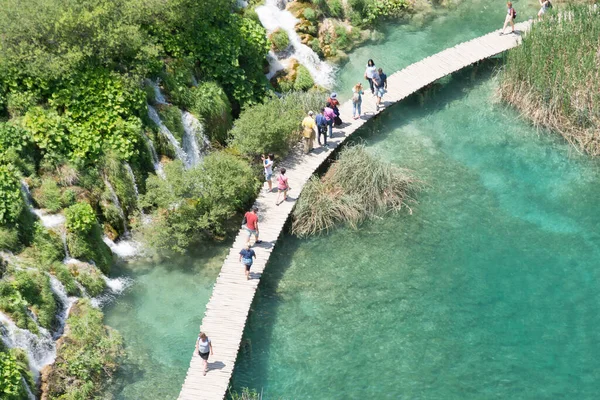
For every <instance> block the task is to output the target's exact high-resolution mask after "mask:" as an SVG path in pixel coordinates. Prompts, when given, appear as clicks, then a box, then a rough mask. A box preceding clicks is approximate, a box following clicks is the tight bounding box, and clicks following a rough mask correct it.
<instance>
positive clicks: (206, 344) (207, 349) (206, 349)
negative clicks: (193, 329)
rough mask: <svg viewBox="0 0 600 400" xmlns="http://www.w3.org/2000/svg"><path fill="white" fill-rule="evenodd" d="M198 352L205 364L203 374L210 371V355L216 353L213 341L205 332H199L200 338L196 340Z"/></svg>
mask: <svg viewBox="0 0 600 400" xmlns="http://www.w3.org/2000/svg"><path fill="white" fill-rule="evenodd" d="M196 352H197V353H198V355H199V356H200V358H201V359H202V365H203V366H204V368H203V371H202V373H203V375H206V373H207V372H208V356H209V355H213V354H214V353H213V347H212V342H211V341H210V339H209V338H208V336H206V334H205V333H204V332H200V333H199V334H198V339H197V340H196Z"/></svg>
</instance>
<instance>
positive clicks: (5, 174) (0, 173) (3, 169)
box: [0, 164, 24, 225]
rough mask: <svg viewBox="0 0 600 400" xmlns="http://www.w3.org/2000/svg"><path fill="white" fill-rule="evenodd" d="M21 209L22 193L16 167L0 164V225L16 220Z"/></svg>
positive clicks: (22, 207) (22, 204) (22, 202)
mask: <svg viewBox="0 0 600 400" xmlns="http://www.w3.org/2000/svg"><path fill="white" fill-rule="evenodd" d="M23 209H24V201H23V194H22V193H21V181H20V180H19V174H18V171H17V168H15V166H14V165H12V164H4V165H3V164H0V225H6V224H12V223H15V222H17V219H18V218H19V215H20V214H21V212H23Z"/></svg>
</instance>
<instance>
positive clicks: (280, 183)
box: [275, 168, 290, 206]
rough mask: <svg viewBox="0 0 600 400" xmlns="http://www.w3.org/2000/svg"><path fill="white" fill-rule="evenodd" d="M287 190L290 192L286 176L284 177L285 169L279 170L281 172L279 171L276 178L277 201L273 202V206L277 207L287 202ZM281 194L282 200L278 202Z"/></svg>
mask: <svg viewBox="0 0 600 400" xmlns="http://www.w3.org/2000/svg"><path fill="white" fill-rule="evenodd" d="M288 190H290V185H289V183H288V178H287V176H285V168H281V170H279V176H278V177H277V200H275V205H277V206H278V205H280V204H281V203H283V202H284V201H286V200H287V192H288ZM281 193H283V200H281V202H280V201H279V198H280V197H281Z"/></svg>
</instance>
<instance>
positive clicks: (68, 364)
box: [47, 299, 123, 400]
mask: <svg viewBox="0 0 600 400" xmlns="http://www.w3.org/2000/svg"><path fill="white" fill-rule="evenodd" d="M102 320H103V314H102V312H101V311H100V310H99V309H97V308H94V307H92V305H91V304H90V302H89V300H87V299H81V300H79V301H78V302H77V304H75V305H74V306H73V308H72V309H71V313H70V315H69V318H68V320H67V324H68V329H67V331H66V332H65V335H64V337H63V338H62V340H61V342H60V343H59V346H58V348H57V357H56V362H55V364H54V365H53V366H52V368H51V370H50V373H49V374H48V377H47V381H48V395H49V398H50V399H62V400H78V399H90V398H97V396H98V395H99V394H100V390H101V389H102V387H104V386H105V385H107V384H108V383H109V381H110V378H111V376H112V374H113V372H114V371H115V370H116V368H117V359H118V357H119V356H121V355H122V353H123V344H122V338H121V336H120V335H119V334H118V333H117V332H116V331H114V330H113V329H111V328H109V327H107V326H104V324H103V321H102Z"/></svg>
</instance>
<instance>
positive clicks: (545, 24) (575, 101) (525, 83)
mask: <svg viewBox="0 0 600 400" xmlns="http://www.w3.org/2000/svg"><path fill="white" fill-rule="evenodd" d="M599 38H600V9H599V8H594V7H590V6H588V5H568V6H567V7H566V8H563V9H562V10H561V11H560V12H559V13H557V14H554V15H550V16H548V15H547V16H546V17H545V19H544V20H543V21H541V22H537V23H535V24H534V25H533V26H532V28H531V31H530V32H529V33H528V34H527V35H526V36H525V37H524V39H523V44H522V45H521V46H519V47H517V48H515V49H513V50H511V51H510V52H508V54H507V56H506V63H505V67H504V69H503V71H502V72H501V75H500V94H501V97H502V99H503V100H504V101H506V102H508V103H509V104H511V105H513V106H515V107H517V108H518V109H519V110H520V111H521V112H522V113H523V115H524V116H526V117H527V118H529V119H531V120H532V121H533V123H534V124H535V125H536V126H542V127H546V128H550V129H553V130H556V131H558V132H560V133H561V134H562V135H563V136H564V137H565V139H566V140H568V141H569V142H570V143H572V144H573V145H574V146H576V147H577V148H579V149H581V150H583V151H585V152H587V153H589V154H591V155H594V156H595V155H599V154H600V39H599Z"/></svg>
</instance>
